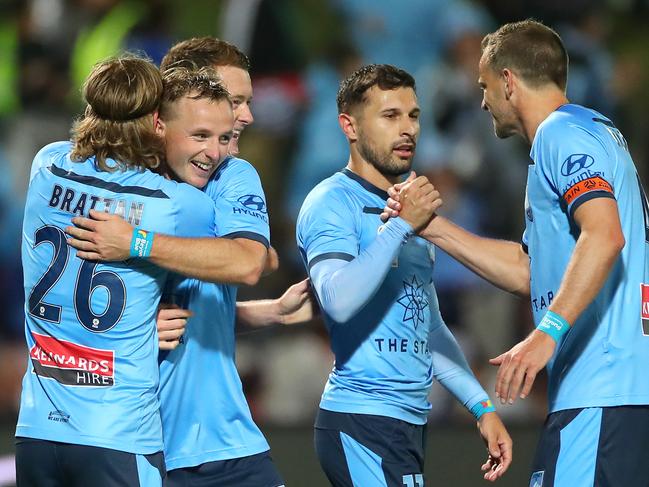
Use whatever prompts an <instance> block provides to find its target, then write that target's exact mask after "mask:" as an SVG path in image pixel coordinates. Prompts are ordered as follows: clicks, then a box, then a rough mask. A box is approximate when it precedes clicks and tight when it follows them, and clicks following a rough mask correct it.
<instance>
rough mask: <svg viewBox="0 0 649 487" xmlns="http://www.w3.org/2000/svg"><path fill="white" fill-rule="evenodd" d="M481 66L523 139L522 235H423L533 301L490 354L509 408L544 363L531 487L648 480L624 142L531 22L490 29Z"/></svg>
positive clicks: (638, 210)
mask: <svg viewBox="0 0 649 487" xmlns="http://www.w3.org/2000/svg"><path fill="white" fill-rule="evenodd" d="M479 73H480V78H479V80H478V81H479V84H480V87H481V88H482V91H483V101H482V108H483V109H485V110H488V111H489V112H490V113H491V116H492V118H493V123H494V128H495V132H496V136H498V137H500V138H505V137H509V136H511V135H515V134H516V135H520V136H521V137H523V138H524V139H525V140H526V141H527V142H528V143H529V144H530V145H531V152H530V156H531V158H532V160H533V162H534V163H533V164H532V165H531V166H530V167H529V174H528V179H527V198H526V204H525V224H526V228H525V233H524V234H523V241H522V244H517V243H514V242H503V241H497V240H491V239H486V238H481V237H478V236H475V235H472V234H470V233H468V232H466V231H464V230H463V229H461V228H459V227H457V226H455V225H453V224H452V223H451V222H449V221H447V220H445V219H444V218H441V217H435V218H433V219H432V221H431V223H430V224H429V225H428V227H427V228H426V229H425V230H424V231H423V232H422V235H423V236H425V237H426V238H427V239H428V240H430V241H431V242H433V243H435V244H436V245H438V246H439V247H441V248H443V249H444V250H445V251H447V252H448V253H450V254H451V255H453V256H454V257H455V258H457V259H458V260H460V261H461V262H462V263H464V264H465V265H466V266H467V267H469V268H470V269H472V270H474V271H475V272H477V273H478V274H480V275H481V276H483V277H484V278H486V279H487V280H489V281H491V282H492V283H494V284H495V285H497V286H499V287H500V288H502V289H505V290H508V291H510V292H514V293H517V294H520V295H525V296H530V297H531V304H532V312H533V315H534V322H535V324H536V329H535V330H534V331H533V332H532V333H531V334H530V335H529V336H528V337H527V338H526V339H525V340H523V341H522V342H520V343H519V344H517V345H516V346H514V347H513V348H512V349H511V350H509V351H508V352H506V353H503V354H502V355H500V356H498V357H496V358H494V359H492V360H491V363H492V364H494V365H498V366H499V370H498V376H497V383H496V394H497V396H498V397H499V398H500V400H501V402H503V403H504V402H508V403H510V404H511V403H513V402H514V401H515V400H516V399H517V398H518V397H520V398H525V397H526V396H527V395H528V394H529V393H530V390H531V388H532V386H533V383H534V380H535V378H536V375H537V373H538V372H539V370H541V369H542V368H543V367H544V366H547V371H548V375H549V383H548V388H549V390H548V399H549V414H548V417H547V419H546V422H545V425H544V427H543V431H542V433H541V438H540V441H539V445H538V449H537V452H536V456H535V459H534V464H533V473H532V477H531V480H530V486H535V487H540V486H543V487H548V486H555V487H580V486H593V485H596V486H605V485H649V464H648V463H647V461H646V459H645V452H646V451H647V449H648V448H649V382H648V381H647V380H646V364H647V363H649V325H648V323H649V322H648V321H647V320H648V319H649V313H647V309H648V308H649V286H648V277H647V271H648V270H649V268H648V266H647V262H648V261H649V260H648V258H647V257H648V256H647V242H649V216H648V208H649V207H648V205H647V199H646V196H645V193H644V190H643V188H642V186H641V184H640V180H639V179H638V175H637V172H636V169H635V166H634V164H633V160H632V159H631V156H630V154H629V151H628V147H627V144H626V141H625V139H624V137H623V136H622V134H621V133H620V131H619V130H618V129H617V128H615V125H614V124H613V122H611V121H610V120H609V119H608V118H607V117H605V116H604V115H602V114H600V113H597V112H595V111H594V110H591V109H588V108H585V107H582V106H579V105H574V104H571V103H570V102H569V101H568V99H567V98H566V95H565V91H566V84H567V74H568V55H567V53H566V50H565V48H564V46H563V43H562V41H561V39H560V37H559V36H558V35H557V34H556V32H554V31H553V30H552V29H550V28H549V27H546V26H544V25H543V24H541V23H538V22H535V21H532V20H526V21H522V22H516V23H511V24H506V25H504V26H502V27H501V28H500V29H498V30H497V31H496V32H494V33H492V34H489V35H487V36H486V37H485V38H484V39H483V41H482V58H481V60H480V66H479ZM397 189H398V188H397ZM392 194H393V195H394V199H395V200H400V199H401V197H400V196H399V195H398V194H396V192H393V193H392ZM390 203H391V205H392V206H393V210H394V209H398V207H399V205H398V203H397V202H395V201H391V202H390ZM393 210H390V211H391V212H392V213H391V214H392V215H394V214H396V212H394V211H393Z"/></svg>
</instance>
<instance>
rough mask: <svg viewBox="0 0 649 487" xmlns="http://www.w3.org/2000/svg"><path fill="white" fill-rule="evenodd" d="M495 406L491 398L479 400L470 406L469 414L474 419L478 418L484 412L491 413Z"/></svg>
mask: <svg viewBox="0 0 649 487" xmlns="http://www.w3.org/2000/svg"><path fill="white" fill-rule="evenodd" d="M495 410H496V407H495V406H494V405H493V403H492V402H491V399H486V400H484V401H479V402H478V403H476V404H475V405H474V406H473V407H472V408H471V414H473V417H474V418H475V419H480V418H481V417H482V415H483V414H484V413H493V412H494V411H495Z"/></svg>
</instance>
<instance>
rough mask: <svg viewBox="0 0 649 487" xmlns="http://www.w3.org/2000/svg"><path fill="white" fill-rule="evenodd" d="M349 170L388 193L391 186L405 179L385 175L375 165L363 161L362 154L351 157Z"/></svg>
mask: <svg viewBox="0 0 649 487" xmlns="http://www.w3.org/2000/svg"><path fill="white" fill-rule="evenodd" d="M347 168H348V169H349V170H350V171H352V172H353V173H354V174H357V175H358V176H360V177H362V178H363V179H364V180H365V181H367V182H368V183H371V184H373V185H374V186H376V187H377V188H379V189H382V190H383V191H387V190H388V188H389V187H390V186H392V185H394V184H397V183H400V182H401V181H402V179H403V178H402V177H401V176H392V175H386V174H383V173H382V172H380V171H379V170H378V169H377V168H376V167H374V165H372V164H371V163H369V162H367V161H366V160H365V159H363V158H362V157H361V156H360V154H354V152H352V154H351V156H350V157H349V161H348V162H347Z"/></svg>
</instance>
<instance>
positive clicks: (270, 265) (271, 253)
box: [263, 247, 279, 276]
mask: <svg viewBox="0 0 649 487" xmlns="http://www.w3.org/2000/svg"><path fill="white" fill-rule="evenodd" d="M277 269H279V255H277V250H275V248H274V247H268V254H267V255H266V260H265V261H264V272H263V275H264V276H267V275H268V274H272V273H273V272H275V271H276V270H277Z"/></svg>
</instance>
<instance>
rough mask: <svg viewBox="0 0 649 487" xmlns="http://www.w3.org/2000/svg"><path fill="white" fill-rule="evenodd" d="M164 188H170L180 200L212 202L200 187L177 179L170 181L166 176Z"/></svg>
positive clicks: (200, 202)
mask: <svg viewBox="0 0 649 487" xmlns="http://www.w3.org/2000/svg"><path fill="white" fill-rule="evenodd" d="M162 179H163V183H162V184H163V187H162V189H166V190H168V191H169V192H170V193H171V194H172V195H173V197H174V198H175V199H178V200H179V201H189V202H191V203H195V204H202V203H204V204H209V205H211V204H212V200H211V199H210V198H209V197H208V196H207V195H206V194H205V193H203V192H202V191H201V190H200V189H197V188H195V187H194V186H192V185H191V184H187V183H178V182H176V181H169V180H166V179H164V178H162Z"/></svg>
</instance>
